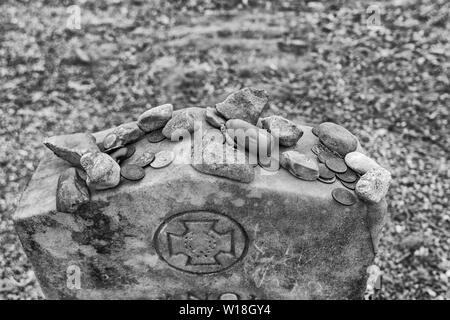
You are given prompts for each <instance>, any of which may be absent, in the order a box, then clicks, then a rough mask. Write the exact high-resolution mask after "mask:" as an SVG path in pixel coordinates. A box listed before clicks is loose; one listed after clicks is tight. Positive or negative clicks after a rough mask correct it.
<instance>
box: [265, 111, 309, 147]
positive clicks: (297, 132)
mask: <svg viewBox="0 0 450 320" xmlns="http://www.w3.org/2000/svg"><path fill="white" fill-rule="evenodd" d="M261 124H262V127H263V129H266V130H267V131H269V132H270V134H272V135H273V136H274V137H276V138H278V139H279V142H280V144H281V145H282V146H285V147H291V146H293V145H295V144H296V143H297V141H298V140H299V139H300V138H301V136H302V135H303V131H302V130H301V129H300V128H299V127H298V126H297V125H296V124H295V123H293V122H292V121H289V120H288V119H286V118H283V117H280V116H270V117H267V118H262V119H261Z"/></svg>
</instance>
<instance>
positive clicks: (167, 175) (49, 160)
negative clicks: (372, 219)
mask: <svg viewBox="0 0 450 320" xmlns="http://www.w3.org/2000/svg"><path fill="white" fill-rule="evenodd" d="M300 128H301V129H302V130H303V131H304V134H303V136H302V138H301V139H300V140H299V142H298V143H297V145H296V146H295V147H294V148H289V149H295V150H297V151H299V152H301V153H304V154H307V155H310V156H312V157H314V154H313V153H312V151H311V147H312V146H313V145H314V144H315V143H317V142H318V138H317V137H316V136H314V135H313V134H312V132H311V127H309V126H301V125H300ZM110 131H111V130H105V131H101V132H98V133H95V134H94V136H95V138H96V139H97V141H103V137H104V136H105V135H106V134H108V133H109V132H110ZM64 137H65V138H66V139H70V135H66V136H64ZM189 144H190V142H189ZM134 145H135V147H136V150H137V151H136V153H135V155H134V156H133V157H132V158H130V159H128V161H132V160H133V159H134V157H138V156H139V155H140V154H142V152H143V151H144V150H145V151H146V150H148V149H151V150H152V151H153V152H155V153H156V152H158V151H161V150H175V151H174V152H175V153H176V154H177V157H186V159H180V158H179V159H178V161H174V163H172V164H170V165H169V166H168V167H166V168H162V169H153V168H151V167H146V168H145V170H146V171H147V174H146V176H145V177H144V178H143V179H142V180H140V181H134V182H126V183H121V184H120V185H119V186H118V187H116V188H113V189H107V190H102V191H91V192H92V195H91V198H92V199H96V198H97V199H103V198H108V197H111V196H114V195H115V194H118V193H123V192H133V190H137V189H138V188H142V187H143V186H147V185H148V186H151V185H157V184H158V183H161V182H167V181H177V180H179V179H180V178H181V177H186V176H188V177H191V178H192V179H193V181H194V180H197V181H198V179H221V180H222V181H225V180H226V182H227V183H230V184H235V185H236V186H237V187H239V188H243V189H247V190H249V191H250V192H258V190H261V189H270V190H277V191H279V192H284V193H299V190H301V191H300V193H301V194H302V195H303V196H305V197H309V196H310V197H314V198H315V199H319V200H320V199H321V198H323V200H324V201H329V200H330V199H331V197H332V196H331V193H332V190H333V189H335V188H338V187H342V185H341V183H340V182H339V181H338V180H336V181H335V182H334V183H331V184H325V183H321V182H319V181H304V180H301V179H298V178H296V177H294V176H293V175H291V174H290V173H289V172H288V171H287V170H285V169H283V168H280V170H278V171H277V172H268V171H264V172H263V171H262V170H264V169H262V168H261V167H259V166H257V167H256V168H255V169H256V174H255V180H254V181H252V182H251V183H249V184H246V183H241V182H236V181H232V180H229V179H227V178H221V177H217V176H212V175H207V174H204V173H200V172H198V171H196V170H195V169H194V168H193V167H192V166H191V165H190V164H186V163H188V162H189V161H188V159H189V157H190V152H184V153H183V152H181V151H180V150H184V149H186V148H187V149H189V150H190V145H189V146H188V145H187V143H186V142H183V141H182V142H171V141H169V140H167V139H166V140H164V141H161V142H158V143H150V142H149V141H148V140H147V139H145V138H143V139H141V140H139V141H138V142H136V143H135V144H134ZM358 150H359V151H362V148H361V146H358ZM280 151H283V150H280ZM180 162H181V163H183V164H179V163H180ZM70 166H71V165H70V164H69V163H67V162H65V161H64V160H61V159H59V158H58V157H56V156H55V155H54V154H53V153H51V152H50V151H47V152H46V153H45V156H44V158H43V159H42V161H41V163H40V164H39V166H38V168H37V170H36V172H35V173H34V175H33V177H32V178H31V180H30V182H29V184H28V187H27V189H26V190H25V192H24V194H23V196H22V198H21V200H20V203H19V206H18V208H17V210H16V212H15V214H14V219H15V220H20V219H26V218H29V217H32V216H36V215H41V214H47V213H49V212H54V211H56V188H57V182H58V177H59V175H60V174H61V173H62V172H63V171H64V170H65V169H67V168H69V167H70ZM150 171H151V172H150ZM360 202H361V201H360V200H359V199H358V200H357V205H358V206H360V205H363V204H362V203H360Z"/></svg>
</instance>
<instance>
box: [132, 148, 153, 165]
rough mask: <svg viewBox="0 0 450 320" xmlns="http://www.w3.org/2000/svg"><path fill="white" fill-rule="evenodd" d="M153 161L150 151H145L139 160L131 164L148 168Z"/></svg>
mask: <svg viewBox="0 0 450 320" xmlns="http://www.w3.org/2000/svg"><path fill="white" fill-rule="evenodd" d="M154 159H155V153H154V152H152V151H145V152H144V153H143V154H142V155H141V156H140V157H139V158H137V159H136V160H134V161H133V164H135V165H137V166H140V167H142V168H144V167H146V166H148V165H149V164H150V163H152V161H153V160H154Z"/></svg>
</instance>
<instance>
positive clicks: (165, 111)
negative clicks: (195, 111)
mask: <svg viewBox="0 0 450 320" xmlns="http://www.w3.org/2000/svg"><path fill="white" fill-rule="evenodd" d="M172 113H173V106H172V105H171V104H170V103H167V104H163V105H160V106H157V107H154V108H151V109H149V110H147V111H145V112H144V113H142V114H141V115H140V116H139V118H138V120H137V125H138V126H139V128H141V130H142V131H144V132H151V131H154V130H157V129H160V128H163V127H164V126H165V125H166V123H167V122H168V121H169V120H170V119H171V118H172Z"/></svg>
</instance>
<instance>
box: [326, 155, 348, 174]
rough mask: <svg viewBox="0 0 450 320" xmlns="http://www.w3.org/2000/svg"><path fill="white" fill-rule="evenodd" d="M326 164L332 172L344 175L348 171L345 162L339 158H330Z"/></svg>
mask: <svg viewBox="0 0 450 320" xmlns="http://www.w3.org/2000/svg"><path fill="white" fill-rule="evenodd" d="M325 164H326V166H327V167H328V169H330V170H331V171H334V172H336V173H344V172H345V171H347V165H346V164H345V162H344V160H343V159H341V158H338V157H330V158H327V159H326V160H325Z"/></svg>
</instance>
